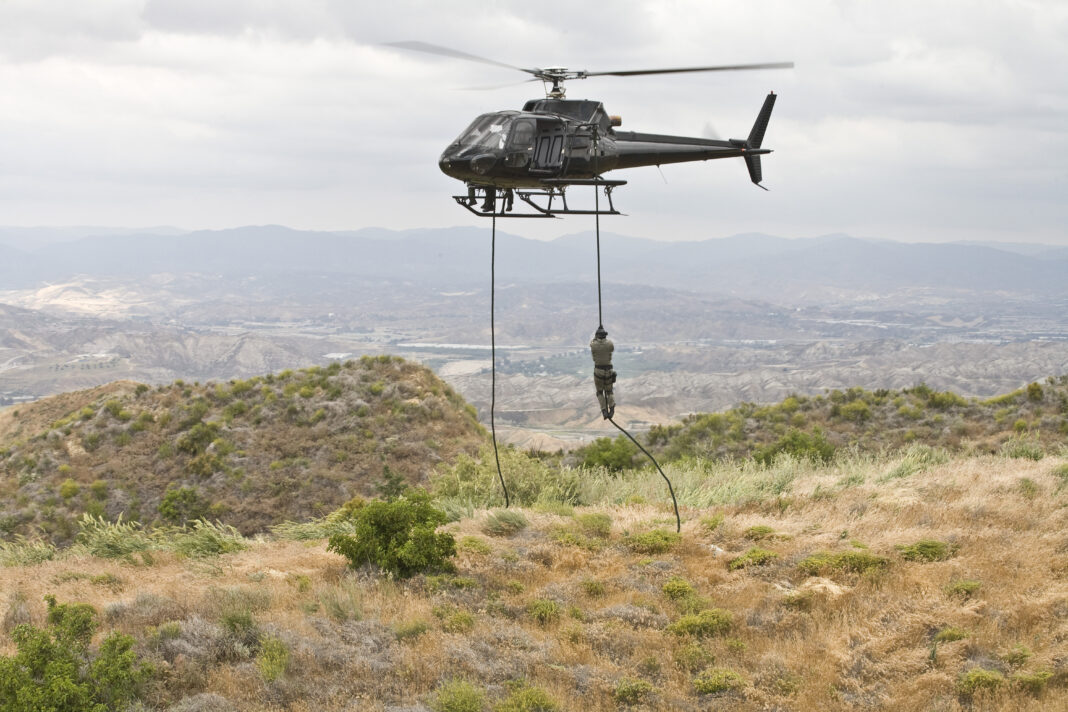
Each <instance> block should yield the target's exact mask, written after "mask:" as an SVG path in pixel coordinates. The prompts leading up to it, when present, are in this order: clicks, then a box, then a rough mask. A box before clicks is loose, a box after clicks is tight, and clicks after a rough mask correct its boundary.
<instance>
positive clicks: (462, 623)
mask: <svg viewBox="0 0 1068 712" xmlns="http://www.w3.org/2000/svg"><path fill="white" fill-rule="evenodd" d="M474 627H475V617H474V616H473V615H471V614H470V613H468V612H467V611H454V612H452V613H448V614H446V615H445V616H444V617H443V618H442V620H441V629H442V630H443V631H445V632H446V633H467V632H468V631H470V630H471V629H472V628H474Z"/></svg>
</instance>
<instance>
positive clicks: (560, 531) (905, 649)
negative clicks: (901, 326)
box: [0, 447, 1068, 712]
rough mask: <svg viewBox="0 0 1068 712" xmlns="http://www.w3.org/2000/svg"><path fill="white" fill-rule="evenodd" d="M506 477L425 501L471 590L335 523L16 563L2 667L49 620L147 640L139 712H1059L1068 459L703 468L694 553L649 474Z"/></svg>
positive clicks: (691, 496)
mask: <svg viewBox="0 0 1068 712" xmlns="http://www.w3.org/2000/svg"><path fill="white" fill-rule="evenodd" d="M504 465H505V474H506V477H508V478H509V479H510V481H511V484H512V486H513V488H514V490H515V491H516V497H517V499H518V500H519V501H521V502H524V503H525V504H524V506H521V507H518V508H513V510H511V511H509V512H506V513H501V512H500V510H495V509H493V510H490V509H486V508H484V507H485V505H486V503H490V504H492V497H493V496H495V495H493V494H492V488H489V489H486V488H485V487H484V486H483V485H482V484H481V482H482V479H481V478H483V477H484V476H485V473H487V472H489V471H490V470H489V468H488V466H487V465H486V463H485V462H481V461H479V460H477V459H473V458H471V459H468V461H467V462H463V461H461V462H460V463H459V464H457V465H456V466H454V467H453V468H449V469H446V470H443V471H442V473H441V474H440V475H439V477H438V478H437V479H436V480H435V481H434V483H433V488H434V491H435V492H436V497H437V498H438V501H439V502H440V503H441V504H442V506H443V507H444V508H445V509H446V510H447V511H449V512H451V513H452V514H453V515H454V516H456V517H459V519H458V520H457V521H455V522H453V523H451V524H448V525H446V529H447V530H448V531H451V532H453V533H454V534H455V536H456V539H457V543H458V554H457V556H456V557H455V563H456V571H455V573H453V574H444V575H438V576H424V575H420V576H416V577H414V578H412V579H409V580H392V579H390V578H388V577H385V576H382V575H381V574H378V573H376V572H374V571H370V570H367V569H363V570H357V571H353V570H351V569H349V568H348V566H347V564H346V562H345V560H344V559H342V558H341V557H340V556H337V555H335V554H332V553H329V552H327V550H326V543H325V541H324V540H323V539H321V538H310V539H303V538H302V539H294V538H292V537H309V536H310V537H315V536H316V534H317V533H318V534H321V533H322V532H321V531H319V530H318V529H317V527H318V528H320V529H321V527H322V525H323V522H321V521H320V522H311V523H309V524H305V525H289V526H283V527H279V528H277V529H276V530H275V534H274V535H273V536H269V537H268V536H264V537H259V538H257V539H244V538H242V537H240V535H238V534H237V533H236V532H233V531H229V530H225V529H224V528H219V529H217V530H213V531H200V532H196V531H192V530H190V529H189V528H186V529H178V528H172V529H171V530H166V531H158V532H145V531H143V530H140V529H139V528H138V527H131V528H130V529H129V530H126V531H122V532H116V531H114V529H113V528H110V527H113V526H114V525H107V524H105V523H102V522H96V523H95V524H94V523H92V522H87V523H85V524H83V528H84V532H83V534H82V536H80V537H79V541H80V542H81V543H80V544H79V545H78V546H75V547H73V548H70V549H66V550H63V551H60V552H56V551H52V550H49V549H47V548H41V547H38V548H37V549H34V548H32V547H31V545H29V544H27V543H25V542H22V543H19V542H9V543H7V544H4V545H3V546H2V548H0V561H2V562H3V563H4V564H5V566H6V568H3V569H0V606H2V609H0V612H2V614H3V629H4V633H5V635H4V636H3V637H2V638H0V654H3V655H8V656H10V655H12V654H13V653H14V652H15V647H14V645H13V643H12V640H11V637H10V636H8V635H6V634H7V633H10V632H11V631H12V629H13V628H14V627H15V626H16V625H17V624H19V623H32V624H35V625H37V626H43V625H44V618H45V603H44V597H45V596H46V595H48V594H52V595H54V596H56V598H57V599H58V600H59V601H60V602H73V601H79V602H86V603H88V604H90V605H92V606H93V608H94V609H95V610H96V611H97V613H98V619H99V621H100V624H101V627H100V631H99V632H98V634H97V639H98V640H99V638H100V637H101V636H102V635H103V634H105V633H106V632H108V631H119V632H121V633H125V634H128V635H130V636H132V638H133V640H134V647H133V650H134V651H135V652H136V654H137V655H138V656H139V657H140V659H141V660H144V661H147V662H149V663H151V664H152V666H153V673H152V676H151V679H150V681H149V682H148V684H147V685H146V686H145V687H144V688H143V690H142V692H141V693H140V701H139V702H137V703H135V705H134V706H133V708H132V709H135V710H174V711H175V712H183V711H184V712H192V711H194V710H200V711H202V712H206V711H207V710H226V709H235V710H242V711H244V710H357V709H359V710H376V711H377V710H382V711H384V710H396V711H399V710H408V711H409V712H414V711H415V710H423V709H431V710H443V711H445V712H466V711H468V710H471V711H479V710H497V711H502V712H509V711H512V710H550V709H554V710H585V711H587V712H594V711H601V710H606V711H607V710H618V709H624V708H631V709H650V710H653V709H655V710H728V709H729V710H754V711H755V710H858V709H859V710H946V711H951V710H1021V711H1022V710H1034V711H1036V712H1037V711H1038V710H1043V711H1045V710H1068V459H1066V458H1065V457H1064V454H1063V452H1062V453H1061V454H1060V456H1047V457H1044V458H1042V459H1039V460H1035V459H1031V458H1029V457H1017V458H1013V457H1009V456H1007V455H984V456H971V457H965V456H949V455H946V454H945V453H944V452H943V451H938V450H932V449H931V448H918V447H917V448H913V449H911V450H908V451H903V452H901V453H900V454H897V455H893V456H885V455H882V456H862V455H842V454H841V453H839V455H838V456H837V457H836V458H835V459H833V460H832V461H831V462H830V463H828V464H813V463H810V462H808V461H798V460H795V459H792V458H790V457H779V458H778V459H776V460H774V462H773V463H772V464H771V465H770V466H767V467H761V466H759V465H757V464H755V463H754V462H753V461H752V460H749V461H744V462H730V461H728V462H723V461H704V460H687V461H685V462H679V463H674V464H672V465H669V466H668V467H667V468H666V469H667V472H668V475H669V476H671V477H672V479H673V480H674V482H675V484H676V490H677V492H678V493H679V499H680V503H681V505H682V515H683V527H682V533H681V535H680V536H677V537H676V536H675V535H674V523H675V522H674V516H673V514H672V511H671V507H670V500H669V499H668V498H667V493H666V490H665V488H664V485H663V481H662V480H660V478H659V475H657V474H656V473H655V472H653V471H648V470H645V471H638V472H629V473H626V474H625V475H614V474H611V473H609V472H607V471H603V470H602V471H589V472H581V471H560V470H554V469H552V468H549V467H547V466H545V465H544V464H543V463H539V462H537V461H536V460H533V459H532V458H527V457H525V456H521V455H520V454H518V453H514V452H513V453H506V457H505V460H504ZM576 473H577V474H576ZM554 475H555V477H556V479H558V480H559V481H558V482H555V483H554V482H552V481H551V480H553V478H554ZM539 479H540V480H543V481H540V482H538V483H535V484H531V483H530V482H529V481H528V480H539ZM491 483H492V480H491ZM480 488H481V489H480ZM483 490H486V491H485V492H483ZM480 497H481V499H480ZM575 502H579V503H581V504H582V506H575V505H574V504H573V503H575ZM569 503H570V504H569ZM138 532H140V533H138ZM139 537H140V538H139ZM287 537H288V538H287ZM130 542H139V543H137V544H136V546H134V547H133V548H131V547H130ZM92 552H96V553H95V555H94V554H93V553H92ZM219 552H222V553H219ZM49 557H51V558H49ZM34 562H36V563H34Z"/></svg>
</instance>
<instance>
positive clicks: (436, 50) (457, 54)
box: [383, 41, 532, 74]
mask: <svg viewBox="0 0 1068 712" xmlns="http://www.w3.org/2000/svg"><path fill="white" fill-rule="evenodd" d="M383 44H384V45H385V46H386V47H397V48H398V49H410V50H412V51H415V52H426V53H428V54H438V55H441V56H443V57H453V58H455V59H466V60H467V61H469V62H480V63H482V64H492V65H494V66H497V67H504V68H505V69H515V70H518V71H520V72H527V73H528V74H530V73H532V70H530V69H523V68H522V67H515V66H513V65H511V64H505V63H504V62H498V61H497V60H495V59H486V58H485V57H479V56H478V55H474V54H468V53H467V52H461V51H460V50H457V49H449V48H448V47H442V46H440V45H435V44H430V43H429V42H418V41H407V42H385V43H383Z"/></svg>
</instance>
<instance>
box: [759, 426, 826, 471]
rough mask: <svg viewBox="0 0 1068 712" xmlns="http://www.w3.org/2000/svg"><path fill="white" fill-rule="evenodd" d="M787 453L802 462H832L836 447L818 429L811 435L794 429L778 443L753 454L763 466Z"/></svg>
mask: <svg viewBox="0 0 1068 712" xmlns="http://www.w3.org/2000/svg"><path fill="white" fill-rule="evenodd" d="M781 453H786V454H788V455H791V456H793V457H796V458H798V459H802V460H813V461H815V462H830V461H831V460H832V459H833V458H834V445H832V444H831V443H830V442H828V441H827V438H825V437H824V436H823V431H821V430H820V429H819V428H816V429H815V430H813V431H812V432H811V433H805V432H802V431H800V430H797V429H792V430H790V431H789V432H788V433H786V435H783V436H782V437H781V438H779V439H778V440H777V441H776V442H774V443H772V444H771V445H768V446H766V447H762V448H760V449H758V450H757V451H755V452H754V453H753V459H754V460H756V461H757V462H759V463H760V464H762V465H770V464H771V463H772V462H774V460H775V458H776V456H778V455H779V454H781Z"/></svg>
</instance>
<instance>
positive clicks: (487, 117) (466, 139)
mask: <svg viewBox="0 0 1068 712" xmlns="http://www.w3.org/2000/svg"><path fill="white" fill-rule="evenodd" d="M511 124H512V115H511V114H501V113H497V114H483V115H482V116H479V117H478V118H477V119H475V120H474V122H473V123H472V124H471V125H470V126H468V127H467V130H466V131H464V132H463V133H462V134H460V136H459V138H457V139H456V142H455V143H456V144H458V145H460V146H482V147H484V148H504V146H505V144H506V143H507V142H508V130H509V128H510V127H511Z"/></svg>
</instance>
